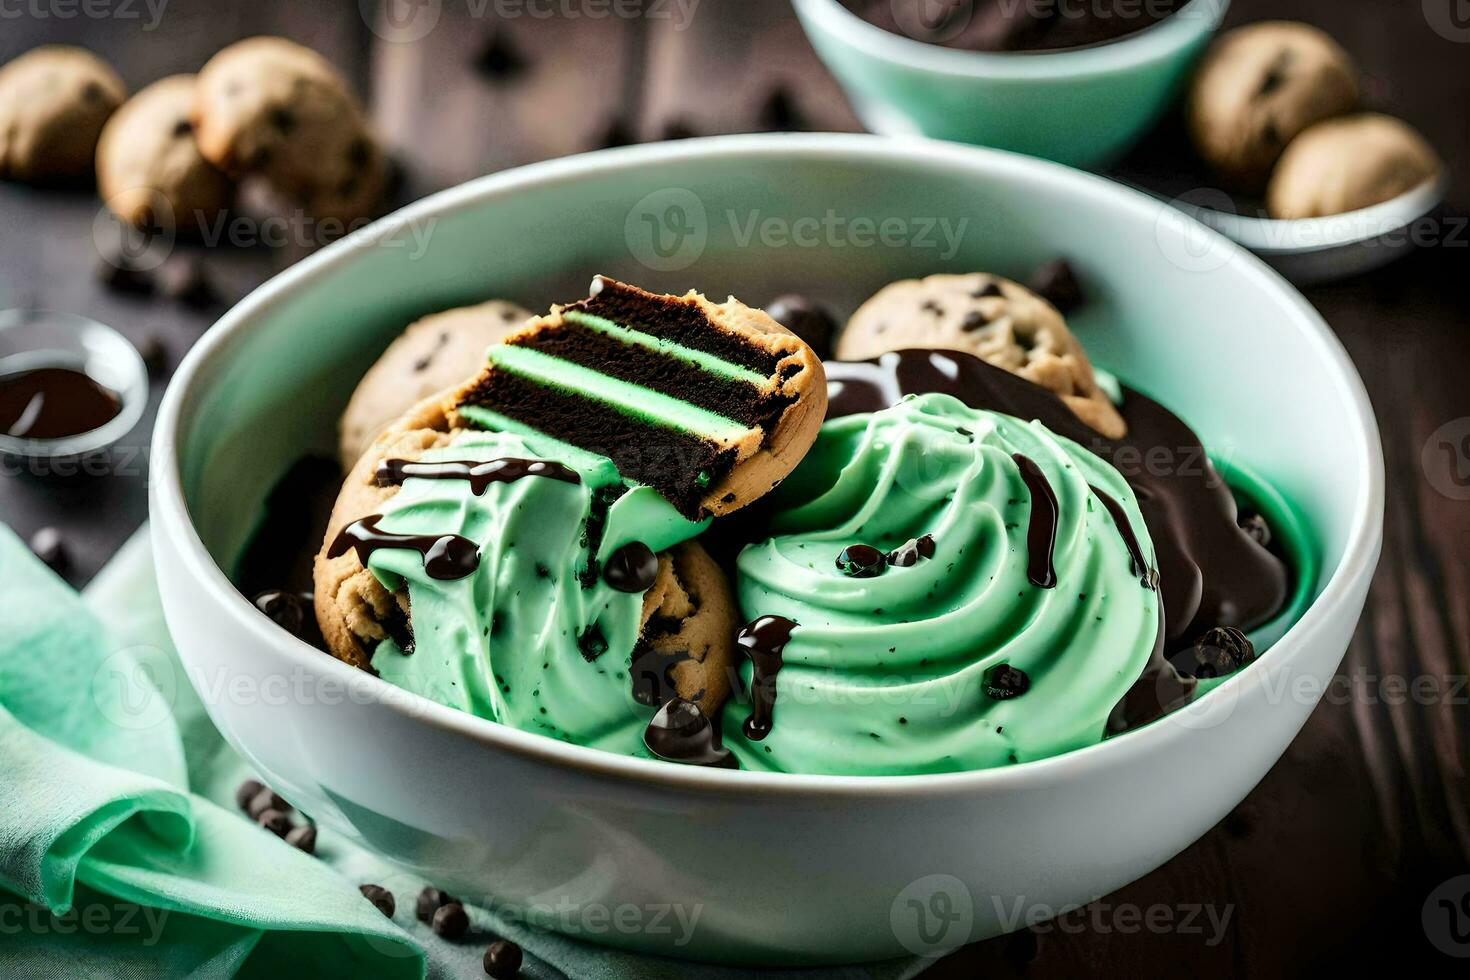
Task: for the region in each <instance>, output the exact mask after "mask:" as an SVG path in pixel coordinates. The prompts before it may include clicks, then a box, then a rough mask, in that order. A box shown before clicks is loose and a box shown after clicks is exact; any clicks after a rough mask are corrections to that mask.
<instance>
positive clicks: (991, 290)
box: [970, 282, 1005, 299]
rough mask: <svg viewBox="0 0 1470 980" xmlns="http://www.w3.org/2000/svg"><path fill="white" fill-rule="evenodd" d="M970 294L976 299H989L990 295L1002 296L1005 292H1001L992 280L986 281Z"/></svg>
mask: <svg viewBox="0 0 1470 980" xmlns="http://www.w3.org/2000/svg"><path fill="white" fill-rule="evenodd" d="M970 295H971V296H973V297H975V298H976V299H989V298H990V297H992V296H1000V297H1002V298H1004V297H1005V293H1003V292H1001V290H1000V286H999V285H997V284H996V283H994V282H987V283H986V284H985V285H983V286H981V287H980V288H979V289H977V290H975V291H974V292H973V293H971V294H970Z"/></svg>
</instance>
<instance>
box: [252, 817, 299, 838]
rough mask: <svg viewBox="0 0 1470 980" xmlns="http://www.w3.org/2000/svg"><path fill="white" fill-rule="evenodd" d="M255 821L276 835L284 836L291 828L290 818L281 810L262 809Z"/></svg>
mask: <svg viewBox="0 0 1470 980" xmlns="http://www.w3.org/2000/svg"><path fill="white" fill-rule="evenodd" d="M255 823H256V825H257V826H259V827H264V828H265V829H266V830H269V831H270V832H271V833H273V834H275V835H276V836H277V837H285V836H286V834H287V833H289V832H290V830H291V818H290V817H289V816H287V815H286V813H285V812H284V811H281V810H263V811H262V812H261V813H260V814H259V815H257V816H256V818H255Z"/></svg>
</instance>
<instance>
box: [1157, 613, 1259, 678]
mask: <svg viewBox="0 0 1470 980" xmlns="http://www.w3.org/2000/svg"><path fill="white" fill-rule="evenodd" d="M1255 658H1256V650H1255V647H1254V646H1252V645H1251V641H1250V640H1249V639H1247V637H1246V635H1245V634H1244V633H1242V632H1241V631H1240V630H1238V629H1236V628H1235V627H1233V626H1216V627H1214V628H1213V629H1211V630H1208V631H1207V632H1206V633H1205V634H1204V635H1203V636H1201V637H1200V638H1199V639H1198V640H1195V641H1194V645H1193V646H1191V647H1189V648H1188V649H1185V650H1181V651H1179V652H1178V653H1176V654H1174V655H1173V656H1171V657H1170V658H1169V663H1170V664H1172V665H1173V666H1174V669H1175V670H1177V671H1178V672H1179V673H1180V674H1181V675H1183V676H1185V677H1194V678H1198V679H1201V680H1206V679H1209V678H1212V677H1224V676H1225V675H1226V674H1233V673H1234V672H1235V671H1237V670H1239V669H1240V668H1242V667H1244V666H1245V665H1246V664H1248V663H1250V662H1251V661H1252V660H1254V659H1255Z"/></svg>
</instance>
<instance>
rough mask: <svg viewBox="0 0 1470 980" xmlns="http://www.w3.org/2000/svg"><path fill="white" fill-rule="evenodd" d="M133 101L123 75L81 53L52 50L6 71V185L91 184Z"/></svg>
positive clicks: (0, 86) (1, 162)
mask: <svg viewBox="0 0 1470 980" xmlns="http://www.w3.org/2000/svg"><path fill="white" fill-rule="evenodd" d="M127 95H128V92H127V88H126V87H125V86H124V85H123V83H122V79H120V78H118V77H117V72H115V71H113V70H112V68H111V67H109V66H108V64H107V63H106V62H104V61H103V60H102V59H101V58H98V57H97V56H96V55H94V54H92V52H90V51H87V50H84V49H82V48H75V47H68V46H64V45H47V46H45V47H40V48H36V49H34V50H32V51H29V52H27V53H25V54H23V55H21V56H20V57H19V58H16V59H15V60H14V61H11V62H9V63H7V64H6V65H4V66H3V67H0V178H5V179H10V180H20V181H26V182H28V183H36V184H44V183H67V182H72V181H79V180H85V179H86V178H87V177H89V176H90V175H91V173H92V160H93V157H94V156H95V155H96V152H97V137H98V136H99V135H100V134H101V133H102V127H103V125H104V124H105V123H106V122H107V119H108V117H109V116H111V115H112V113H113V111H114V110H116V109H117V107H118V106H120V105H122V103H123V100H124V99H126V98H127Z"/></svg>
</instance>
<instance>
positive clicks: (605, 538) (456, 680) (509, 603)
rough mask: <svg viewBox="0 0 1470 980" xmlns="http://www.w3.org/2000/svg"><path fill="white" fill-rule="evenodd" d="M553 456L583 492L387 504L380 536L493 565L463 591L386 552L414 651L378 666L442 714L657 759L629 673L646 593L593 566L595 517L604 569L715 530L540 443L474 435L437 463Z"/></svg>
mask: <svg viewBox="0 0 1470 980" xmlns="http://www.w3.org/2000/svg"><path fill="white" fill-rule="evenodd" d="M506 457H511V458H519V459H548V460H555V461H557V462H560V463H563V464H565V465H566V466H569V467H570V468H572V469H573V470H575V471H576V472H577V474H578V475H579V476H580V478H581V483H580V484H573V483H568V482H564V481H562V480H556V479H549V478H545V477H536V476H527V477H523V478H521V479H519V480H515V481H513V482H510V483H492V484H490V485H489V487H487V488H486V490H485V492H484V493H483V494H482V495H480V496H476V495H475V494H474V493H473V492H472V491H471V487H470V485H469V483H468V482H466V481H464V480H452V479H451V480H434V479H423V478H415V477H410V478H408V479H407V480H405V481H404V484H403V486H402V488H401V489H400V490H399V492H398V493H397V494H395V495H394V496H393V497H392V499H391V500H389V501H388V503H387V504H386V505H385V507H384V510H383V518H382V520H381V521H380V522H379V525H378V526H379V527H380V528H381V529H382V530H385V531H391V532H395V533H403V534H431V535H439V534H460V535H463V536H464V537H467V538H469V539H470V540H471V541H474V542H475V543H476V544H478V545H479V546H480V564H479V567H478V569H477V570H476V571H475V572H474V573H473V574H472V575H470V576H468V577H466V578H463V579H459V580H457V581H442V580H438V579H433V578H430V577H429V576H428V575H427V574H426V573H425V571H424V567H423V561H422V559H421V558H420V556H419V554H418V553H417V552H415V551H410V550H388V549H382V550H379V551H376V552H374V553H373V555H372V557H371V559H370V560H369V562H368V567H369V569H371V570H372V572H373V574H374V575H375V576H377V578H378V579H379V580H380V581H381V582H382V583H383V585H384V586H385V587H386V588H389V589H396V588H397V587H398V585H399V584H400V583H402V582H406V583H407V584H408V595H409V603H410V608H411V611H412V617H413V631H414V643H415V650H414V652H413V653H412V654H409V655H405V654H404V653H403V651H402V650H401V649H400V648H399V647H398V646H397V645H395V644H394V643H393V642H392V641H385V642H384V643H382V644H380V645H379V647H378V648H377V650H376V651H375V652H374V654H373V667H374V668H375V669H376V670H377V671H378V672H379V673H380V674H381V675H382V676H383V677H384V678H385V679H386V680H388V681H390V682H392V683H394V684H397V685H398V686H400V687H403V688H406V689H408V690H410V691H414V692H416V693H418V694H422V695H424V696H425V697H428V698H431V699H433V700H435V701H438V702H439V703H440V704H446V705H449V706H450V707H452V708H459V709H460V710H462V711H468V712H470V713H471V714H475V715H478V716H480V717H482V718H489V719H491V720H493V721H498V722H501V723H503V724H506V725H511V726H514V727H516V728H520V729H524V730H526V731H532V732H539V733H541V734H545V735H550V736H552V737H554V738H559V739H563V740H565V741H569V742H575V743H577V744H580V745H588V746H592V747H595V748H600V749H606V750H609V751H612V752H620V753H624V754H633V755H645V756H646V755H647V754H648V753H647V751H646V749H644V747H643V741H642V735H643V729H644V726H645V725H646V724H647V722H648V719H649V718H650V717H651V716H652V713H653V712H652V709H650V708H647V707H644V706H642V705H640V704H638V703H637V702H635V701H634V700H633V697H632V682H631V680H630V679H629V676H628V669H629V665H630V658H631V654H632V651H633V647H634V644H635V643H636V641H637V639H638V634H639V625H640V624H639V620H640V614H641V610H642V603H643V596H642V595H636V594H631V593H627V592H619V591H617V590H616V589H613V588H612V587H611V586H609V585H608V584H607V583H606V582H604V581H603V580H602V578H601V576H597V577H596V578H595V580H593V581H592V582H591V583H590V584H588V585H584V583H583V582H582V581H581V576H582V573H583V572H584V571H585V570H586V569H587V567H588V561H589V558H590V555H589V553H588V552H589V539H588V519H589V517H591V516H592V515H593V514H594V511H595V510H596V509H598V504H597V501H598V500H599V498H601V499H603V500H605V499H606V498H608V497H610V496H612V495H613V494H615V493H618V492H621V496H618V497H617V499H616V501H615V502H613V503H612V504H611V506H610V507H608V508H607V511H606V513H607V516H606V522H605V524H604V525H603V533H602V540H601V543H600V545H599V546H598V549H597V558H598V562H599V567H601V563H602V562H603V561H605V560H606V558H607V557H608V556H609V555H610V554H612V552H613V551H615V550H616V549H617V548H619V547H621V546H622V545H625V544H628V543H629V542H632V541H641V542H643V543H644V544H646V545H648V547H650V548H651V549H653V550H654V551H661V550H663V549H665V548H668V547H670V546H672V545H674V544H677V543H679V542H680V541H683V540H686V539H688V538H691V537H693V536H694V535H696V534H697V533H699V531H700V530H701V529H702V528H703V527H704V526H705V525H704V523H695V522H691V521H688V520H686V519H685V518H683V517H681V516H680V515H679V513H678V512H677V511H675V510H674V508H673V507H672V506H671V505H670V504H669V503H668V502H667V501H665V500H664V499H663V497H661V496H659V494H658V493H656V492H655V491H654V490H653V489H652V488H650V487H646V486H642V485H627V484H625V483H624V481H623V480H622V478H621V477H620V476H619V475H618V472H617V469H616V468H615V467H614V466H613V464H612V462H611V461H610V460H608V459H606V458H604V457H601V456H596V455H594V454H592V453H587V452H584V451H582V450H579V449H576V448H574V447H572V446H568V445H566V444H565V443H562V442H559V441H557V440H553V439H549V438H546V437H544V436H538V435H534V434H530V433H506V432H464V433H462V434H460V435H458V436H457V437H456V438H455V439H454V441H453V442H452V443H451V444H450V445H448V446H445V447H443V448H439V449H434V450H431V451H429V452H426V453H424V454H423V456H422V457H421V458H422V459H423V460H425V461H435V460H472V461H475V462H482V461H489V460H494V459H502V458H506ZM589 630H595V631H597V632H600V634H601V637H602V642H603V643H605V645H606V650H605V651H604V652H602V653H601V654H600V655H599V656H597V658H596V659H595V660H593V661H591V662H589V661H588V660H587V659H586V657H585V656H584V653H583V650H584V644H581V643H579V642H578V640H579V637H582V636H584V634H587V632H588V631H589Z"/></svg>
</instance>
